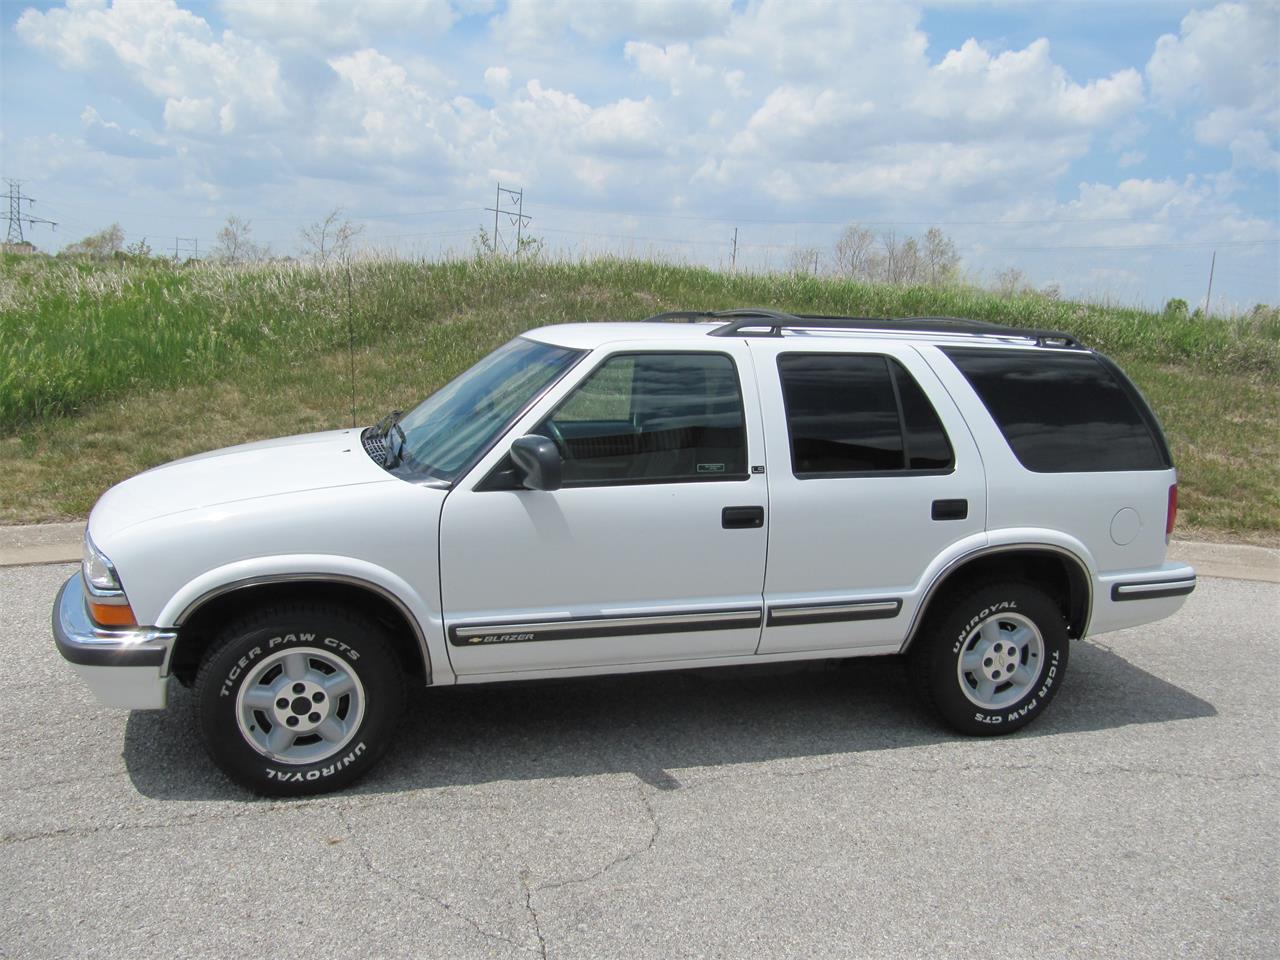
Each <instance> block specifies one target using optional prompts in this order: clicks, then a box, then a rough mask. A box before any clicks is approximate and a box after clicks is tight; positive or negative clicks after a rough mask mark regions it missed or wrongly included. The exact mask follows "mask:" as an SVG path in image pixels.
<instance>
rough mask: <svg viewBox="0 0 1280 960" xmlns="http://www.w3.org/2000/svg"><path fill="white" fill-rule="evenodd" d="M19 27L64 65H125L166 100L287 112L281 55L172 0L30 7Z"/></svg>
mask: <svg viewBox="0 0 1280 960" xmlns="http://www.w3.org/2000/svg"><path fill="white" fill-rule="evenodd" d="M16 29H17V31H18V35H19V36H21V37H22V38H23V40H25V41H26V42H27V43H28V44H30V45H31V46H33V47H35V48H37V49H40V50H44V51H46V52H48V53H50V54H51V55H53V56H54V57H55V58H56V59H57V60H58V61H60V62H61V63H63V64H65V65H68V66H71V67H76V68H79V69H82V70H93V69H101V68H104V67H105V68H107V69H110V68H123V70H124V72H125V74H126V75H127V77H128V78H129V79H130V80H131V81H132V82H133V83H135V84H137V85H138V86H139V87H141V88H142V89H144V90H146V91H147V92H148V93H150V94H152V95H154V96H157V97H162V98H165V99H166V100H168V101H177V102H181V101H185V100H195V99H206V98H207V99H212V100H214V101H216V103H217V104H218V108H219V110H220V111H224V112H225V113H227V114H228V115H230V114H232V113H235V114H238V115H242V116H244V117H254V118H257V119H258V120H260V121H271V120H279V119H280V118H282V117H283V116H284V114H285V104H284V91H283V85H282V83H281V79H280V70H279V63H278V61H277V60H276V58H275V57H274V56H272V54H271V53H270V52H269V51H268V50H267V49H266V48H264V47H262V46H261V45H259V44H256V43H253V42H250V41H248V40H245V39H244V38H242V37H239V36H237V35H236V34H234V33H232V32H231V31H227V32H225V33H223V35H222V36H221V37H220V38H215V37H214V35H213V32H212V30H211V29H210V27H209V24H208V23H206V22H205V21H204V20H203V19H201V18H200V17H198V16H196V15H195V14H193V13H191V12H189V11H187V10H183V9H181V8H180V7H178V5H177V4H176V3H175V2H174V0H119V2H117V3H115V4H114V5H112V6H110V7H108V6H106V4H105V2H103V0H80V2H77V3H74V4H70V5H68V6H67V7H65V8H54V9H51V10H48V11H46V12H43V13H42V12H40V11H38V10H35V9H29V10H25V11H23V13H22V16H21V17H19V18H18V23H17V28H16ZM166 112H167V110H166ZM179 112H180V111H179ZM224 126H225V124H224Z"/></svg>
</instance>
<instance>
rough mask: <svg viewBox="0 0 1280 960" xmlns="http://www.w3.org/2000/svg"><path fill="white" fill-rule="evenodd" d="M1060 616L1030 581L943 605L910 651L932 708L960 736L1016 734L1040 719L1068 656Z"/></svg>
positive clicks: (963, 596)
mask: <svg viewBox="0 0 1280 960" xmlns="http://www.w3.org/2000/svg"><path fill="white" fill-rule="evenodd" d="M1069 643H1070V641H1069V639H1068V637H1067V627H1066V623H1065V621H1064V620H1063V617H1062V613H1061V611H1059V610H1058V607H1057V605H1056V604H1054V602H1053V601H1052V600H1050V599H1049V597H1048V596H1046V595H1045V593H1044V592H1043V591H1042V590H1040V589H1038V588H1037V587H1034V586H1032V585H1031V584H1029V583H1020V582H1016V581H1015V582H1009V583H1000V584H996V585H993V586H989V587H982V588H979V589H977V590H973V591H972V592H969V593H964V594H960V595H958V596H957V597H956V598H955V599H954V600H953V601H944V602H943V604H942V606H941V607H939V608H938V610H937V613H936V615H931V616H930V619H929V620H928V621H926V624H925V628H924V631H923V632H922V634H921V636H920V637H918V638H917V640H916V642H915V643H914V644H913V645H912V647H911V654H910V659H909V666H910V670H911V673H912V676H913V679H914V681H915V684H916V687H917V690H918V691H919V693H920V695H921V697H922V699H923V700H924V702H925V704H926V706H927V707H929V708H930V709H931V710H932V711H933V712H934V713H935V714H936V715H937V716H939V717H940V718H941V719H942V720H943V721H944V722H945V723H947V724H948V725H949V726H951V727H953V728H954V729H956V730H958V731H960V732H961V733H966V734H970V735H973V736H996V735H999V734H1005V733H1012V732H1013V731H1015V730H1018V729H1020V728H1022V727H1025V726H1026V725H1027V724H1028V723H1030V722H1031V721H1032V720H1034V719H1035V718H1036V717H1038V716H1039V715H1040V714H1042V713H1043V712H1044V710H1045V708H1046V707H1047V706H1048V705H1049V702H1050V701H1051V700H1052V699H1053V697H1054V695H1055V694H1056V693H1057V692H1058V689H1059V687H1061V686H1062V681H1063V678H1064V677H1065V676H1066V672H1067V658H1068V655H1069V653H1070V647H1069Z"/></svg>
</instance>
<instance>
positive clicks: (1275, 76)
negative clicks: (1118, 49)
mask: <svg viewBox="0 0 1280 960" xmlns="http://www.w3.org/2000/svg"><path fill="white" fill-rule="evenodd" d="M1278 41H1280V6H1277V5H1275V4H1273V3H1256V4H1241V3H1222V4H1219V5H1218V6H1216V7H1213V8H1212V9H1209V10H1193V11H1192V12H1191V13H1189V14H1187V15H1186V17H1184V18H1183V20H1182V24H1181V30H1180V35H1179V36H1174V35H1173V34H1165V35H1164V36H1162V37H1161V38H1160V39H1159V40H1158V41H1156V47H1155V52H1154V53H1153V54H1152V56H1151V59H1150V60H1149V61H1148V62H1147V79H1148V81H1149V82H1150V84H1151V91H1152V94H1153V96H1154V97H1155V98H1156V100H1157V101H1158V102H1160V103H1161V104H1163V105H1164V106H1165V107H1166V108H1167V109H1169V110H1171V111H1172V110H1175V109H1177V108H1179V107H1182V106H1186V105H1191V106H1193V107H1194V108H1196V109H1198V110H1201V111H1204V112H1203V113H1202V114H1201V116H1200V117H1199V118H1198V119H1197V120H1196V122H1195V125H1194V130H1195V136H1196V139H1197V140H1198V141H1199V142H1200V143H1203V144H1205V145H1207V146H1213V147H1223V148H1226V149H1228V150H1230V151H1231V155H1232V160H1233V163H1234V164H1235V165H1236V166H1238V167H1246V168H1247V167H1261V168H1276V167H1280V153H1278V152H1277V150H1276V149H1275V142H1276V138H1277V135H1278V134H1280V42H1278Z"/></svg>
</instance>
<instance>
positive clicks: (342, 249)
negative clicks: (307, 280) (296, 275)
mask: <svg viewBox="0 0 1280 960" xmlns="http://www.w3.org/2000/svg"><path fill="white" fill-rule="evenodd" d="M342 213H343V210H342V207H334V208H333V209H332V210H331V211H329V214H328V216H326V217H325V218H324V219H323V220H319V221H317V222H315V223H313V224H311V226H309V227H303V228H302V229H301V230H299V231H298V236H299V237H300V238H301V240H302V249H303V252H304V253H307V254H309V255H310V256H311V258H312V259H313V260H316V261H318V262H320V263H324V262H326V261H328V260H330V259H333V258H337V259H342V258H343V257H345V256H347V254H348V253H350V252H351V244H352V241H354V240H355V238H356V237H358V236H360V234H361V233H363V232H364V226H363V225H362V224H358V223H352V222H351V221H350V220H347V219H345V218H344V217H343V216H342Z"/></svg>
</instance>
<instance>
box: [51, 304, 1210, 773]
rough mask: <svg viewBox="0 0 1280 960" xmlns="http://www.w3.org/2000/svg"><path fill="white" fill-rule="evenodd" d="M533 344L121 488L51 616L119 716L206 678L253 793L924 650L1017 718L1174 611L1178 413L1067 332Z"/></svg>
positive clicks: (903, 329)
mask: <svg viewBox="0 0 1280 960" xmlns="http://www.w3.org/2000/svg"><path fill="white" fill-rule="evenodd" d="M652 321H657V322H644V323H587V324H573V325H566V326H553V327H546V328H543V329H540V330H534V331H531V332H529V333H527V334H524V335H523V336H521V337H518V338H516V339H515V340H512V341H511V342H510V343H508V344H506V345H505V346H503V347H500V348H499V349H498V350H496V351H495V352H493V353H492V354H490V355H489V356H488V357H486V358H485V359H483V360H481V361H480V362H479V363H478V364H476V365H475V366H474V367H472V368H471V369H470V370H468V371H467V372H466V373H464V374H462V375H461V376H460V377H458V378H457V379H456V380H454V381H453V382H452V383H450V384H449V385H448V386H446V387H444V388H443V389H441V390H440V391H439V392H437V393H435V394H434V395H432V396H431V397H430V398H428V399H427V400H426V401H424V402H423V403H422V404H421V405H420V406H418V407H417V408H416V409H414V410H413V411H411V412H410V413H408V414H405V415H404V416H399V415H398V414H395V415H389V416H388V417H387V418H385V419H384V420H383V421H382V422H381V423H380V424H378V425H377V426H375V427H370V428H367V429H365V430H362V431H357V430H354V429H352V430H338V431H333V432H328V433H319V434H312V435H309V436H299V437H290V438H287V439H282V440H272V441H266V442H263V443H251V444H246V445H244V446H240V447H232V448H230V449H228V450H222V451H218V452H215V453H209V454H204V455H201V456H197V457H190V458H188V459H186V460H180V461H177V462H176V463H171V464H168V465H166V466H163V467H159V468H157V469H154V470H149V471H147V472H146V473H143V474H140V475H139V476H136V477H133V478H132V479H130V480H127V481H125V482H124V483H121V484H120V485H118V486H116V487H114V488H112V489H111V490H109V491H108V492H107V493H106V494H105V495H104V496H103V497H102V499H101V500H100V501H99V502H98V504H97V506H96V507H95V508H94V510H93V513H92V515H91V516H90V518H89V527H88V532H87V536H86V541H85V559H84V564H83V569H82V572H81V573H80V574H78V575H76V576H74V577H72V578H71V579H70V580H68V581H67V583H66V585H65V586H64V587H63V588H62V591H61V593H60V594H59V596H58V599H57V601H56V604H55V608H54V613H53V626H54V636H55V639H56V642H57V645H58V648H59V650H60V651H61V652H62V654H63V656H64V657H65V658H66V659H67V660H69V661H70V662H71V663H72V664H73V665H74V666H75V668H76V669H77V670H78V671H79V672H80V673H81V675H82V676H83V677H84V678H85V680H86V681H87V682H88V683H89V685H90V686H91V687H92V688H93V690H94V691H95V692H96V693H97V694H98V696H99V697H100V698H101V699H102V700H104V701H105V702H106V703H108V704H113V705H117V706H122V707H130V708H137V709H148V708H159V707H163V706H164V705H165V703H166V695H167V686H168V682H169V678H170V677H177V679H178V680H179V681H180V682H182V683H184V684H194V686H195V697H196V709H197V713H198V723H199V726H200V728H201V730H202V732H203V735H204V739H205V742H206V744H207V747H208V750H209V752H210V754H211V755H212V757H213V759H214V760H215V761H216V762H217V763H218V764H219V765H220V766H221V767H222V769H223V770H225V771H226V773H227V774H228V775H229V776H231V777H232V778H233V779H234V780H236V781H238V782H239V783H241V784H243V785H245V786H247V787H249V788H250V789H253V790H256V791H260V792H263V793H274V794H302V793H315V792H320V791H324V790H329V789H334V788H336V787H339V786H342V785H345V784H347V783H349V782H351V781H352V780H353V779H355V778H356V777H357V776H359V775H360V774H362V773H363V772H365V771H366V770H368V769H369V767H370V766H372V765H373V763H374V762H375V760H376V759H377V757H378V755H379V754H380V753H381V751H382V750H383V749H384V747H385V746H386V745H387V742H388V739H389V738H390V737H391V735H392V733H393V731H394V730H395V729H396V726H397V718H398V714H399V713H400V711H401V709H402V705H403V701H404V690H405V683H406V681H409V682H412V683H416V684H425V685H429V686H437V685H441V684H453V683H487V682H493V681H499V680H523V679H530V678H540V677H566V676H584V675H591V674H602V673H630V672H636V671H641V670H671V669H677V668H688V667H710V666H721V665H731V664H742V663H762V662H768V661H782V660H800V659H810V658H830V657H855V656H869V655H878V654H900V653H904V652H905V653H906V654H908V657H909V664H910V669H911V670H912V671H913V673H914V676H915V679H916V680H917V682H918V686H919V688H920V691H921V693H922V695H923V697H924V699H925V701H926V703H928V704H929V705H930V706H931V707H932V709H933V710H934V711H936V713H937V714H938V715H939V716H940V717H941V718H942V719H943V720H944V721H946V722H947V723H948V724H950V725H951V726H952V727H954V728H955V729H957V730H959V731H961V732H964V733H970V734H989V733H1008V732H1010V731H1012V730H1016V729H1017V728H1019V727H1021V726H1023V725H1024V724H1026V723H1028V722H1030V721H1031V720H1032V719H1034V718H1035V717H1036V716H1037V715H1038V714H1039V713H1041V712H1043V711H1044V709H1045V707H1046V706H1047V705H1048V703H1049V701H1050V700H1051V699H1052V698H1053V695H1054V694H1055V693H1056V692H1057V690H1058V688H1059V687H1060V686H1061V684H1062V681H1063V677H1064V674H1065V672H1066V668H1067V659H1068V652H1069V642H1068V641H1069V638H1072V637H1075V638H1079V637H1083V636H1085V635H1086V633H1089V634H1097V633H1104V632H1106V631H1108V630H1116V629H1119V628H1121V627H1131V626H1135V625H1137V624H1143V623H1149V622H1151V621H1154V620H1158V619H1160V618H1162V617H1167V616H1169V615H1170V614H1172V613H1173V612H1174V611H1176V610H1177V609H1178V608H1179V606H1181V604H1182V603H1183V602H1184V600H1185V597H1186V595H1187V594H1189V593H1190V592H1191V591H1192V590H1193V589H1194V588H1195V582H1196V581H1195V571H1194V570H1192V569H1191V568H1190V567H1187V566H1184V565H1181V564H1176V563H1167V562H1166V561H1165V552H1166V545H1167V543H1168V535H1169V532H1170V530H1171V529H1172V526H1173V520H1174V513H1175V509H1176V503H1177V499H1176V492H1177V487H1176V480H1175V474H1174V470H1173V464H1172V461H1171V459H1170V456H1169V450H1168V447H1167V446H1166V444H1165V441H1164V437H1163V435H1162V434H1161V431H1160V428H1159V425H1158V424H1157V422H1156V420H1155V418H1154V417H1153V416H1152V414H1151V411H1150V409H1149V408H1148V406H1147V404H1146V403H1145V402H1144V401H1143V399H1142V398H1141V396H1140V395H1139V394H1138V392H1137V391H1136V390H1135V389H1134V387H1133V386H1132V384H1130V382H1129V381H1128V380H1127V379H1126V378H1125V376H1124V375H1123V374H1122V373H1121V372H1120V371H1119V370H1118V369H1117V368H1116V367H1115V366H1114V365H1113V364H1112V363H1111V362H1110V361H1108V360H1107V359H1106V358H1104V357H1102V356H1100V355H1099V354H1097V353H1094V352H1093V351H1091V350H1088V349H1086V348H1084V347H1082V346H1081V345H1080V344H1079V343H1077V342H1076V341H1075V340H1074V339H1072V338H1071V337H1070V336H1067V335H1065V334H1061V333H1053V332H1044V331H1034V330H1014V329H1009V328H1006V327H999V326H994V325H991V324H986V323H979V322H975V321H966V320H955V319H948V318H909V319H901V320H864V319H853V318H837V317H812V316H796V315H791V314H782V313H775V312H772V311H766V310H735V311H726V312H721V313H679V314H663V315H661V316H658V317H654V318H652Z"/></svg>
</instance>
